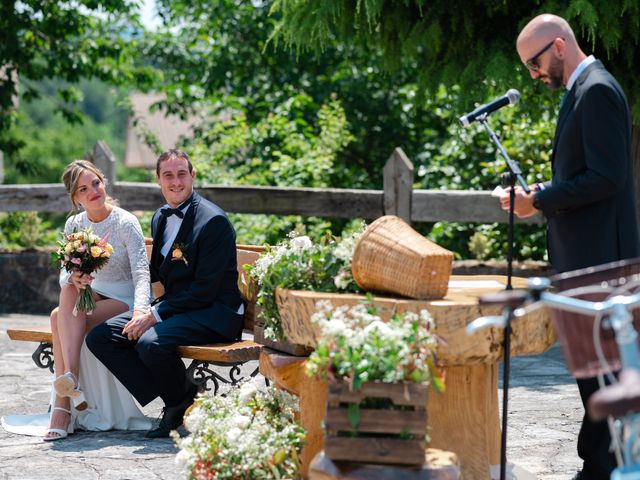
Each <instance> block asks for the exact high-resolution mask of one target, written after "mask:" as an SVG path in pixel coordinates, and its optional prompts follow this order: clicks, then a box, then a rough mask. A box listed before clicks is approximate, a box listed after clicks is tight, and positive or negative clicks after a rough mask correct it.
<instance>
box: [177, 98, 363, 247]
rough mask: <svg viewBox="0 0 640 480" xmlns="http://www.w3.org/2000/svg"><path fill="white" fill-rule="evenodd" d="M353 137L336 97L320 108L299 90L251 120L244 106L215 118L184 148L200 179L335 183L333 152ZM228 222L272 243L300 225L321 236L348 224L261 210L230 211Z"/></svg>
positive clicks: (249, 238) (251, 239) (245, 235)
mask: <svg viewBox="0 0 640 480" xmlns="http://www.w3.org/2000/svg"><path fill="white" fill-rule="evenodd" d="M352 140H353V137H352V135H351V134H350V133H349V130H348V125H347V121H346V118H345V113H344V110H343V109H342V107H341V105H340V102H339V101H338V100H336V99H333V100H330V101H329V102H328V103H327V104H325V105H321V106H320V107H319V111H318V110H317V109H316V105H315V104H314V103H313V101H312V99H311V98H310V97H309V96H308V95H305V94H298V95H296V96H294V97H291V98H287V99H285V100H284V101H283V103H280V104H276V105H274V106H273V111H272V112H270V113H269V114H268V115H266V116H264V117H263V118H259V119H257V120H256V121H255V122H253V123H250V122H249V120H248V115H247V114H246V113H245V112H244V111H238V112H237V113H235V114H234V115H233V116H232V117H231V118H229V119H228V120H217V119H216V120H215V121H213V122H211V123H210V124H208V125H206V126H203V127H201V130H200V135H199V136H198V137H197V138H196V139H195V140H193V141H192V142H190V144H188V146H187V150H188V151H189V152H190V153H191V154H192V158H194V164H195V168H196V170H197V172H198V178H199V181H200V182H202V183H206V184H223V185H281V186H296V187H329V186H333V185H334V180H333V178H334V177H335V167H334V164H335V162H336V157H337V155H338V153H339V152H341V151H342V150H343V149H344V148H345V147H346V146H347V145H348V144H349V143H350V142H351V141H352ZM232 221H233V223H234V226H235V228H236V231H237V234H238V238H239V240H240V241H241V242H243V243H252V244H263V243H268V244H271V245H275V244H276V243H278V242H279V241H280V240H281V239H282V238H283V235H284V232H289V231H291V230H294V229H296V228H298V229H299V228H300V226H301V225H305V227H304V229H305V230H306V231H307V233H308V234H309V235H312V237H313V238H316V239H319V238H320V237H322V235H323V234H324V233H325V232H326V231H327V230H332V231H340V230H341V228H342V227H344V225H345V223H346V222H345V221H344V220H338V221H330V220H323V219H317V218H306V219H303V218H302V217H299V216H287V217H280V218H278V217H274V216H264V215H260V216H258V215H251V216H245V215H233V216H232Z"/></svg>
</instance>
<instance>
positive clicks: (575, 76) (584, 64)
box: [567, 55, 596, 90]
mask: <svg viewBox="0 0 640 480" xmlns="http://www.w3.org/2000/svg"><path fill="white" fill-rule="evenodd" d="M595 61H596V57H594V56H593V55H589V56H588V57H587V58H585V59H584V60H582V61H581V62H580V63H579V64H578V66H577V67H576V69H575V70H574V71H573V73H572V74H571V76H570V77H569V81H568V82H567V90H571V87H573V84H574V83H576V80H577V79H578V77H579V76H580V74H581V73H582V72H583V71H584V69H585V68H587V67H588V66H589V65H591V64H592V63H593V62H595Z"/></svg>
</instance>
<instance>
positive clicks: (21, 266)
mask: <svg viewBox="0 0 640 480" xmlns="http://www.w3.org/2000/svg"><path fill="white" fill-rule="evenodd" d="M0 285H1V288H0V313H30V314H48V313H49V312H51V310H52V309H53V308H54V307H55V306H56V305H57V304H58V295H59V293H60V286H59V284H58V269H57V268H56V267H54V266H52V265H51V256H50V253H49V252H48V251H47V252H42V251H23V252H20V253H2V252H0Z"/></svg>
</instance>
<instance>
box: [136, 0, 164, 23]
mask: <svg viewBox="0 0 640 480" xmlns="http://www.w3.org/2000/svg"><path fill="white" fill-rule="evenodd" d="M155 6H156V2H155V0H143V2H142V8H141V9H140V17H141V19H142V24H143V25H144V26H145V27H147V28H148V29H149V30H155V29H156V28H157V27H158V25H160V19H159V18H158V16H157V15H156V14H155V13H154V12H155Z"/></svg>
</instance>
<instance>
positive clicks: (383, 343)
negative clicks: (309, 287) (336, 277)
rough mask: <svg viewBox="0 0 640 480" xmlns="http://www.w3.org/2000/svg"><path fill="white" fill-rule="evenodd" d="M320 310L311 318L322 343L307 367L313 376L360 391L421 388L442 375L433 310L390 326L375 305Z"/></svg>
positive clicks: (400, 318)
mask: <svg viewBox="0 0 640 480" xmlns="http://www.w3.org/2000/svg"><path fill="white" fill-rule="evenodd" d="M316 308H317V311H316V313H314V314H313V315H312V317H311V319H312V321H313V322H314V324H315V325H316V326H317V327H318V329H319V340H318V345H317V347H316V350H315V351H314V352H313V353H312V354H311V356H310V357H309V360H308V362H307V365H306V369H307V373H308V374H309V375H313V376H319V377H322V378H327V377H328V376H329V373H330V374H331V377H332V378H336V379H349V380H350V381H351V382H352V383H353V385H354V386H355V387H356V388H357V387H358V386H359V385H361V384H362V383H364V382H367V381H375V380H379V381H384V382H402V381H409V382H419V383H421V382H425V381H429V379H430V378H432V377H435V376H437V375H438V372H437V371H435V370H434V369H433V364H434V353H435V349H436V346H437V344H438V339H437V337H436V335H435V333H434V325H433V320H432V318H431V316H430V315H429V312H428V311H426V310H423V311H421V312H420V313H419V314H418V313H414V312H407V313H404V314H396V315H394V316H392V317H391V319H390V320H389V321H384V320H382V318H381V317H380V315H379V313H378V311H377V310H376V309H375V308H374V307H373V305H372V304H371V302H369V303H368V304H366V305H365V304H358V305H355V306H353V307H348V306H346V305H341V306H338V307H336V308H334V309H330V307H329V306H328V304H327V303H321V302H318V304H317V305H316ZM383 360H384V361H383ZM439 384H440V382H438V385H439Z"/></svg>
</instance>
